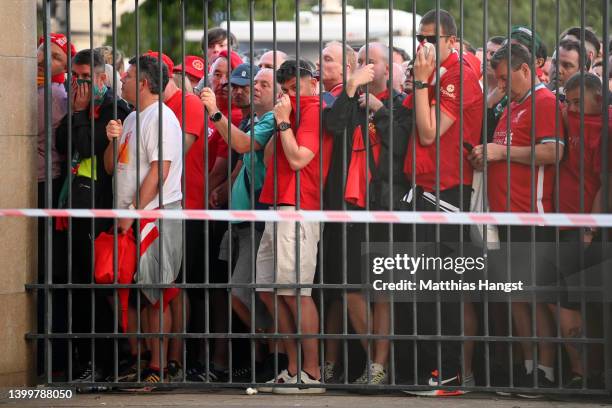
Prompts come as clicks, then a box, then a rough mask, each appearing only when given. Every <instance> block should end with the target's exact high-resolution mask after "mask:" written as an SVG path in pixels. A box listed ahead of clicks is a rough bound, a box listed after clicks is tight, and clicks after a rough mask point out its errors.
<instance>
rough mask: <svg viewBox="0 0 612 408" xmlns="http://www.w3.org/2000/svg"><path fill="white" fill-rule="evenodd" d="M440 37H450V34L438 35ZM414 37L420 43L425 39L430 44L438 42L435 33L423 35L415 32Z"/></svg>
mask: <svg viewBox="0 0 612 408" xmlns="http://www.w3.org/2000/svg"><path fill="white" fill-rule="evenodd" d="M439 37H440V38H447V37H450V35H440V36H439ZM416 38H417V40H418V42H420V43H422V42H423V41H425V40H427V42H428V43H430V44H435V43H437V42H438V40H437V38H436V36H435V35H423V34H417V35H416Z"/></svg>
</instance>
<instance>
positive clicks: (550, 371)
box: [538, 364, 555, 381]
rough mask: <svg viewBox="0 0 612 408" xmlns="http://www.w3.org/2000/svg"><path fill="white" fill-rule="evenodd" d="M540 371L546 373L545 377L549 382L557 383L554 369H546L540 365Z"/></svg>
mask: <svg viewBox="0 0 612 408" xmlns="http://www.w3.org/2000/svg"><path fill="white" fill-rule="evenodd" d="M538 369H539V370H542V371H544V375H546V378H548V380H549V381H555V370H554V369H553V368H552V367H546V366H544V365H542V364H538Z"/></svg>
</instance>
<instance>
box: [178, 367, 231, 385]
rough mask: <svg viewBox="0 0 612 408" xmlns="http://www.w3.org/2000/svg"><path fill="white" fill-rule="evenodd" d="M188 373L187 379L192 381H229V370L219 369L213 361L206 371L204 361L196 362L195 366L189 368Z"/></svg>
mask: <svg viewBox="0 0 612 408" xmlns="http://www.w3.org/2000/svg"><path fill="white" fill-rule="evenodd" d="M186 374H187V381H190V382H223V381H227V378H228V372H227V370H225V371H223V370H219V369H217V368H216V367H215V366H214V364H213V363H210V365H209V366H208V372H206V367H205V366H204V365H203V364H202V363H200V362H196V363H195V364H194V365H193V367H191V368H190V369H188V370H187V372H186Z"/></svg>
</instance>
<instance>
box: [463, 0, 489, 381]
mask: <svg viewBox="0 0 612 408" xmlns="http://www.w3.org/2000/svg"><path fill="white" fill-rule="evenodd" d="M462 3H463V1H462ZM461 9H462V10H461V12H462V14H463V4H462V8H461ZM482 20H483V24H482V25H483V27H482V32H483V36H482V42H483V57H484V61H485V62H484V65H483V75H482V94H483V98H482V104H483V107H482V109H483V115H482V119H483V120H482V133H481V134H482V136H481V138H482V140H481V143H482V145H483V156H484V162H485V163H486V162H487V134H488V132H487V128H488V122H487V94H488V85H489V84H488V82H487V62H486V61H487V59H486V58H487V57H486V56H487V43H488V38H489V2H488V0H484V5H483V18H482ZM461 26H462V28H461V32H462V35H463V17H461ZM462 55H463V53H462ZM461 77H462V78H463V74H462V76H461ZM463 95H464V93H463V87H461V108H460V112H461V120H462V121H463V120H464V117H463ZM461 131H462V133H461V135H462V137H461V143H460V144H459V149H462V148H463V124H462V125H461ZM460 173H461V174H462V177H463V170H461V171H460ZM487 181H488V167H487V166H484V167H483V170H482V187H483V193H482V194H483V197H487ZM461 184H463V183H461ZM460 197H461V198H462V199H463V194H461V196H460ZM487 208H488V201H487V200H486V199H485V200H483V202H482V208H481V209H480V210H481V211H483V212H485V211H487ZM482 233H483V236H482V238H483V239H482V242H483V246H482V252H483V257H484V258H485V260H487V267H486V268H485V279H487V278H488V274H489V269H488V259H489V258H488V255H487V252H488V237H487V226H486V225H483V228H482ZM473 309H474V306H472V310H473ZM482 320H483V323H484V335H485V336H486V337H488V336H490V330H489V296H488V293H487V292H484V310H483V319H482ZM462 332H463V330H462ZM484 347H485V355H484V358H485V386H487V387H489V386H491V365H490V352H491V350H490V343H489V342H485V343H484ZM475 350H476V344H474V345H473V347H472V357H471V359H472V360H471V361H470V367H472V372H471V373H470V374H472V375H473V374H474V369H473V364H474V351H475ZM463 364H464V365H465V361H464V362H463ZM464 378H465V377H464Z"/></svg>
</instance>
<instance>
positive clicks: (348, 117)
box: [323, 90, 412, 210]
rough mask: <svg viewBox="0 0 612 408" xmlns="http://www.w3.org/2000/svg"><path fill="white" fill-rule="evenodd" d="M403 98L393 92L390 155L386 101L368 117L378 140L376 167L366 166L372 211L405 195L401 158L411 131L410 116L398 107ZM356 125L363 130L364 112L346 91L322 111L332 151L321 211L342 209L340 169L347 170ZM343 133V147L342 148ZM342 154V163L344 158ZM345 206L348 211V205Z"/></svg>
mask: <svg viewBox="0 0 612 408" xmlns="http://www.w3.org/2000/svg"><path fill="white" fill-rule="evenodd" d="M404 98H405V95H404V94H400V93H397V92H394V93H393V105H392V106H393V154H392V153H391V151H390V149H389V146H390V133H391V132H390V127H389V124H390V123H389V122H390V121H389V113H390V111H389V99H385V100H383V101H382V102H383V105H384V106H383V107H382V108H380V109H379V110H378V111H377V112H376V113H375V114H374V115H373V117H372V121H373V122H374V126H376V132H377V134H378V135H379V137H380V138H381V150H380V156H379V159H378V163H379V165H378V167H377V168H376V169H373V168H372V166H370V171H371V172H372V180H371V182H370V208H371V209H373V210H390V209H393V208H396V204H395V203H397V202H399V199H400V198H401V197H400V196H399V195H400V194H403V193H405V192H406V190H407V189H408V188H407V182H406V178H405V176H404V172H403V168H404V157H405V155H406V151H407V149H408V139H409V137H410V133H411V131H412V113H411V112H410V111H409V110H408V109H406V108H405V107H404V106H403V105H402V102H403V101H404ZM359 124H362V129H367V118H366V111H365V109H362V108H360V107H359V96H358V95H357V94H355V96H353V97H352V98H349V96H348V95H347V93H346V91H345V90H343V91H342V93H341V94H340V95H339V96H338V98H337V99H336V100H335V102H334V104H333V105H332V106H331V107H329V108H325V110H324V111H323V126H324V128H325V130H326V131H327V132H328V134H329V135H331V136H332V137H333V138H334V149H333V153H332V159H331V164H330V169H329V173H328V176H327V182H326V185H325V195H324V206H325V209H328V210H340V209H342V202H343V201H344V179H343V168H346V169H348V165H349V163H350V159H351V153H352V146H353V133H354V131H355V128H356V127H357V126H358V125H359ZM345 130H346V146H345V148H343V134H344V131H345ZM345 151H346V160H345V159H344V154H345ZM391 156H393V163H392V165H393V169H392V172H393V192H394V201H395V203H393V205H391V203H390V202H389V190H390V183H389V180H390V174H389V163H390V162H391ZM344 163H346V164H344ZM370 163H373V161H372V160H370ZM345 166H346V167H345ZM347 206H348V208H351V206H350V205H349V204H348V203H347ZM352 209H354V208H352Z"/></svg>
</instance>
